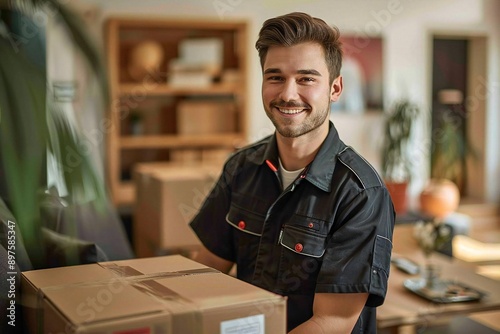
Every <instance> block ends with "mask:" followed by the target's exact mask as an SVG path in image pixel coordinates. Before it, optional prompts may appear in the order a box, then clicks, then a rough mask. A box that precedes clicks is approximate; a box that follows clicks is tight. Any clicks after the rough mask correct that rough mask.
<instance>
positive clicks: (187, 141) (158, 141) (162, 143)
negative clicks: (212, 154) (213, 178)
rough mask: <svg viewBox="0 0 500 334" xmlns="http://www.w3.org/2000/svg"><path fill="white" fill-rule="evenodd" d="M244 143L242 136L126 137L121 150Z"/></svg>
mask: <svg viewBox="0 0 500 334" xmlns="http://www.w3.org/2000/svg"><path fill="white" fill-rule="evenodd" d="M242 141H243V137H242V136H241V134H213V135H197V136H180V135H170V136H169V135H160V136H142V137H135V136H124V137H121V138H120V148H122V149H140V148H182V147H212V146H218V147H232V148H234V147H238V146H240V143H241V142H242Z"/></svg>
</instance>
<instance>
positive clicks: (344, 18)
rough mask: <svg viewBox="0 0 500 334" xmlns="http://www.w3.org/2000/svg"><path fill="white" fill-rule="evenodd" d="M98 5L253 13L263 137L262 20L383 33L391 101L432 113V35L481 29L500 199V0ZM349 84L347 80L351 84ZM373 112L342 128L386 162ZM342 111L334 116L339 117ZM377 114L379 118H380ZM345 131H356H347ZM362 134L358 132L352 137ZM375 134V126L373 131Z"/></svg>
mask: <svg viewBox="0 0 500 334" xmlns="http://www.w3.org/2000/svg"><path fill="white" fill-rule="evenodd" d="M80 2H83V3H87V4H96V5H98V6H99V7H100V8H101V10H102V17H103V19H105V18H106V17H107V16H109V15H148V16H155V17H158V16H161V17H166V18H168V17H175V18H179V17H204V18H205V17H207V16H208V17H213V18H215V19H219V20H228V19H241V18H244V19H248V21H249V22H250V24H251V31H250V38H249V45H248V49H249V50H250V52H252V54H253V57H250V59H251V61H250V65H249V66H250V70H249V73H250V75H251V77H250V78H249V80H250V85H249V92H248V93H249V96H250V99H249V102H250V103H249V104H250V105H249V107H250V109H249V110H250V119H249V124H250V129H249V133H250V138H249V139H250V140H254V139H258V138H260V137H262V136H264V135H265V134H268V133H270V132H271V131H273V127H272V124H271V123H270V122H269V120H268V119H267V117H266V115H265V113H264V111H263V108H262V104H261V98H260V82H261V71H260V65H259V62H258V57H257V53H256V51H255V49H254V43H255V39H256V36H257V34H258V31H259V29H260V26H261V25H262V23H263V21H264V20H265V19H267V18H269V17H273V16H276V15H281V14H285V13H288V12H291V11H305V12H308V13H310V14H311V15H313V16H318V17H321V18H323V19H324V20H325V21H327V22H328V23H331V24H335V25H337V26H338V27H339V28H340V30H341V32H344V33H350V34H356V35H357V36H360V38H362V37H363V36H366V35H381V36H382V37H383V39H384V99H385V103H386V104H387V105H388V104H389V103H390V102H391V101H394V100H395V99H397V98H399V97H408V98H410V99H412V100H413V101H414V102H416V103H418V104H419V105H420V106H421V107H422V108H423V109H424V110H425V111H426V112H429V109H430V108H429V106H430V101H431V100H430V90H431V86H430V83H431V81H430V76H431V43H430V41H431V36H432V34H433V33H435V32H436V31H455V32H460V31H461V32H465V33H467V34H471V33H478V34H485V35H488V37H490V38H489V39H488V41H489V42H488V43H489V44H488V74H489V77H488V78H487V82H488V84H487V86H488V87H487V88H488V92H489V93H488V95H487V99H488V101H487V110H486V114H487V119H488V122H487V124H488V128H487V129H486V130H487V134H486V135H487V139H488V141H487V143H488V147H487V148H486V152H487V158H486V161H487V163H486V170H485V174H486V177H485V179H486V182H487V185H486V189H487V191H486V192H487V193H486V196H487V197H486V199H487V200H490V201H495V202H499V201H500V195H499V194H500V187H499V186H498V181H495V182H491V180H499V178H500V170H499V169H500V167H499V159H500V157H499V153H498V152H499V147H498V145H499V144H498V143H499V138H498V136H499V135H498V127H499V124H500V120H499V117H500V116H499V112H498V110H499V107H500V101H499V96H500V94H499V89H500V88H499V82H500V70H499V68H500V23H499V22H498V20H499V19H498V18H499V17H500V4H499V3H500V1H497V0H419V1H415V0H370V1H367V0H350V1H340V0H316V1H311V0H274V1H264V0H206V1H201V0H183V1H179V0H143V1H133V0H107V1H99V0H80ZM346 84H348V83H346ZM369 117H374V116H368V118H367V119H364V121H359V118H358V116H352V119H350V118H349V116H348V115H345V117H344V116H339V117H337V121H338V122H339V125H340V124H341V125H342V126H341V129H339V130H340V133H341V135H343V133H345V137H347V138H346V142H348V143H349V144H351V145H352V146H354V148H355V149H357V150H358V151H360V152H361V153H362V154H365V155H366V158H367V159H368V160H369V161H371V162H372V163H373V164H374V165H375V167H376V168H379V157H378V152H375V151H376V150H377V145H378V143H377V141H376V140H375V141H373V140H371V139H370V138H367V131H366V129H367V126H369V125H370V124H378V125H375V126H374V128H373V133H374V134H376V133H380V132H379V131H380V127H381V122H380V118H378V122H377V121H374V122H371V121H370V118H369ZM335 118H336V117H334V120H335ZM375 119H377V118H375ZM343 129H349V131H345V130H343ZM426 131H428V129H425V128H424V127H422V129H421V132H420V134H419V136H418V138H419V139H420V140H419V141H417V142H416V145H415V147H414V152H415V167H416V169H417V170H418V171H419V175H418V177H417V178H416V179H415V182H414V184H413V186H412V197H413V198H414V199H415V198H416V195H417V194H418V193H419V191H420V189H421V187H422V186H423V184H424V182H425V181H426V179H427V175H428V173H429V170H428V169H429V168H428V164H429V163H428V153H427V152H428V145H429V143H428V140H426V139H425V138H428V134H427V133H426ZM355 133H358V134H359V135H358V136H356V135H353V134H355ZM368 133H369V132H368Z"/></svg>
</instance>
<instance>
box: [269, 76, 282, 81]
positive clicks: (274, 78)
mask: <svg viewBox="0 0 500 334" xmlns="http://www.w3.org/2000/svg"><path fill="white" fill-rule="evenodd" d="M267 80H269V81H283V78H282V77H280V76H271V77H268V78H267Z"/></svg>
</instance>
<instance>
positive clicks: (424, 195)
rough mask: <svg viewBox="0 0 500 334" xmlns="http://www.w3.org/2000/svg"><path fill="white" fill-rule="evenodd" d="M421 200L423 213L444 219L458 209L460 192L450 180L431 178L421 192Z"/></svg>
mask: <svg viewBox="0 0 500 334" xmlns="http://www.w3.org/2000/svg"><path fill="white" fill-rule="evenodd" d="M419 200H420V211H421V212H422V213H424V214H426V215H429V216H431V217H435V218H437V219H443V218H444V217H446V216H447V215H448V214H450V213H452V212H453V211H455V210H456V209H457V207H458V204H459V202H460V192H459V190H458V187H457V185H456V184H455V183H453V182H451V181H450V180H446V179H431V180H430V181H429V183H428V184H427V185H426V186H425V188H424V189H423V191H422V192H421V193H420V198H419Z"/></svg>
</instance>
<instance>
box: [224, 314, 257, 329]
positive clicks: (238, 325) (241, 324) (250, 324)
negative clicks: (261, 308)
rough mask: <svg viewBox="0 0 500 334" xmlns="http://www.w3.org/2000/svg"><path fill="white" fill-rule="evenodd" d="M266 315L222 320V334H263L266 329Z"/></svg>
mask: <svg viewBox="0 0 500 334" xmlns="http://www.w3.org/2000/svg"><path fill="white" fill-rule="evenodd" d="M264 328H265V326H264V315H263V314H259V315H254V316H251V317H245V318H238V319H234V320H227V321H222V322H221V323H220V334H262V333H265V331H264Z"/></svg>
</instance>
